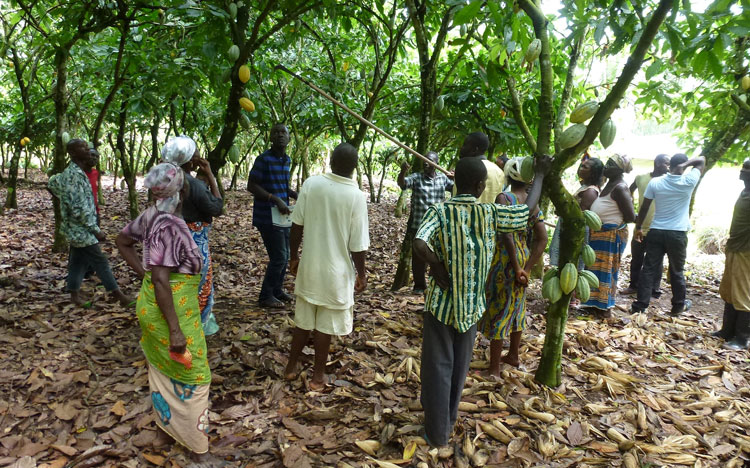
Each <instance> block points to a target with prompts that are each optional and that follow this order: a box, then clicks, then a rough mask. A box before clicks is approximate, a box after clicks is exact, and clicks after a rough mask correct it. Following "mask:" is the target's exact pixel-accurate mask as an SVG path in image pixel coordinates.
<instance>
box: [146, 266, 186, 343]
mask: <svg viewBox="0 0 750 468" xmlns="http://www.w3.org/2000/svg"><path fill="white" fill-rule="evenodd" d="M171 270H172V269H171V268H168V267H161V266H154V267H152V268H151V281H152V282H153V283H154V295H155V296H156V304H157V305H158V306H159V310H161V313H162V315H163V316H164V320H166V321H167V326H169V350H170V351H174V352H175V353H178V354H182V353H184V352H185V348H186V347H187V340H186V339H185V335H184V334H183V333H182V329H181V328H180V320H179V319H178V318H177V312H175V310H174V298H173V296H172V288H171V287H170V286H169V273H171Z"/></svg>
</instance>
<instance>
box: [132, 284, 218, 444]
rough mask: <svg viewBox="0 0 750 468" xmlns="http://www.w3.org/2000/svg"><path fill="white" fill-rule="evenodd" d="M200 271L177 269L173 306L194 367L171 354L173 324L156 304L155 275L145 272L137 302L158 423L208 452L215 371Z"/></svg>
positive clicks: (174, 436)
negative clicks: (202, 304)
mask: <svg viewBox="0 0 750 468" xmlns="http://www.w3.org/2000/svg"><path fill="white" fill-rule="evenodd" d="M199 282H200V277H199V276H198V275H185V274H178V273H172V274H171V275H170V277H169V284H170V287H171V289H172V297H173V301H174V309H175V313H176V314H177V318H178V320H179V323H180V329H181V330H182V333H183V334H184V335H185V339H186V341H187V350H188V351H189V352H190V356H191V361H192V362H190V365H189V366H188V365H186V364H184V363H182V362H177V361H175V360H173V359H172V358H171V357H170V354H169V327H168V325H167V321H166V320H165V319H164V315H163V314H162V312H161V310H160V309H159V305H158V304H157V302H156V295H155V292H154V285H153V283H152V282H151V273H150V272H148V273H146V276H145V277H144V278H143V283H142V285H141V291H140V293H139V294H138V300H137V302H136V315H137V316H138V322H139V324H140V326H141V332H142V336H141V343H140V344H141V349H142V350H143V353H144V354H145V355H146V360H147V361H148V383H149V387H150V389H151V404H152V405H153V407H154V411H155V413H156V416H157V418H156V423H157V424H158V425H159V427H160V428H162V429H163V430H164V432H166V433H167V434H169V435H170V436H171V437H172V438H174V440H176V441H177V442H179V443H180V444H182V445H184V446H185V447H187V448H188V449H190V450H191V451H193V452H195V453H205V452H207V451H208V391H209V386H210V383H211V370H210V369H209V367H208V359H207V357H206V354H207V351H206V338H205V335H204V333H203V327H202V326H201V321H200V310H199V309H198V283H199Z"/></svg>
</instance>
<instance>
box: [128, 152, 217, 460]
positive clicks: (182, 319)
mask: <svg viewBox="0 0 750 468" xmlns="http://www.w3.org/2000/svg"><path fill="white" fill-rule="evenodd" d="M144 185H145V186H146V187H148V188H149V189H151V193H152V195H153V197H154V199H155V200H156V204H155V205H154V206H151V207H150V208H148V209H147V210H146V211H144V212H143V213H142V214H141V215H140V216H138V218H136V219H135V220H134V221H132V222H131V223H130V224H128V225H127V226H125V229H123V230H122V232H121V233H120V234H119V235H118V236H117V248H118V249H119V250H120V255H122V257H123V258H124V259H125V261H126V262H127V263H128V265H130V267H131V268H133V270H135V272H136V274H137V275H138V276H139V277H140V278H143V283H142V285H141V290H140V293H139V294H138V300H137V302H136V315H137V317H138V322H139V323H140V325H141V331H142V337H141V341H140V344H141V349H143V353H144V354H145V355H146V360H147V361H148V382H149V387H150V388H151V402H152V404H153V407H154V411H156V415H157V418H156V424H157V425H158V426H159V427H160V428H161V429H162V430H164V432H166V433H167V434H169V435H170V436H171V437H172V438H174V439H175V440H176V441H177V442H179V443H180V444H182V445H184V446H185V447H187V448H188V449H190V450H191V451H192V452H193V453H194V454H202V453H206V452H208V435H207V432H208V388H209V384H210V382H211V371H210V369H209V367H208V359H207V356H206V354H207V353H206V338H205V335H204V333H203V327H202V326H201V317H200V309H199V306H198V285H199V283H200V279H201V277H200V271H201V265H202V258H201V254H200V252H199V251H198V246H197V245H195V242H194V241H193V238H192V236H191V235H190V231H189V230H188V228H187V225H186V224H185V223H184V221H183V220H182V219H181V217H180V213H181V208H182V202H181V200H182V199H184V197H185V196H186V195H187V193H188V190H189V185H188V184H187V181H186V180H185V175H184V172H183V171H182V170H181V169H180V168H179V167H177V166H175V165H173V164H169V163H162V164H159V165H157V166H154V167H153V168H152V169H151V170H150V171H149V173H148V175H146V179H145V181H144ZM139 242H140V243H143V259H142V260H140V259H139V258H138V254H137V252H136V250H135V244H137V243H139Z"/></svg>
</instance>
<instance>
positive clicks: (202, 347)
mask: <svg viewBox="0 0 750 468" xmlns="http://www.w3.org/2000/svg"><path fill="white" fill-rule="evenodd" d="M270 142H271V148H270V149H269V150H268V151H266V152H264V153H262V154H261V155H260V156H258V157H257V158H256V160H255V163H254V164H253V167H252V170H251V171H250V176H249V180H248V190H249V191H250V192H252V193H253V195H254V198H255V200H254V204H253V225H254V226H255V227H256V228H257V229H258V230H259V232H260V235H261V239H262V241H263V244H264V246H265V248H266V251H267V253H268V257H269V262H268V265H267V268H266V272H265V275H264V278H263V283H262V286H261V288H260V294H259V297H258V303H259V305H260V306H261V307H266V308H271V309H281V308H284V307H286V305H285V303H287V302H291V301H292V300H294V301H295V313H294V323H295V328H294V330H293V332H292V340H291V345H290V354H289V359H288V361H287V364H286V368H285V370H284V378H286V379H288V380H293V379H296V378H297V377H298V375H299V359H300V357H301V354H302V350H303V348H304V347H305V346H306V345H307V344H308V343H309V342H310V341H312V344H313V347H314V351H315V359H314V364H313V374H312V377H311V379H310V380H309V382H307V386H308V388H309V389H310V390H322V389H323V388H324V387H325V386H326V385H327V383H328V377H327V376H326V375H325V368H326V362H327V357H328V352H329V347H330V343H331V339H332V337H333V336H342V335H347V334H349V333H351V331H352V328H353V321H354V294H355V293H358V292H361V291H363V290H364V289H365V288H366V285H367V276H366V266H365V259H366V254H367V249H368V247H369V234H368V230H369V225H368V216H367V204H366V199H365V195H364V194H363V193H362V191H361V190H359V187H358V186H357V184H356V182H355V181H354V180H352V176H353V173H354V171H355V169H356V167H357V163H358V154H357V150H356V148H354V147H353V146H351V145H349V144H347V143H342V144H340V145H338V146H337V147H336V148H335V149H334V151H333V152H332V155H331V159H330V168H331V172H330V173H326V174H322V175H317V176H313V177H310V178H308V179H307V180H306V181H305V183H304V184H303V185H302V188H301V190H300V192H299V193H297V192H295V191H293V190H292V189H291V187H290V181H289V166H290V162H291V160H290V158H289V156H288V155H287V154H286V147H287V145H288V143H289V131H288V129H287V127H286V126H285V125H283V124H277V125H274V126H273V127H272V129H271V132H270ZM488 147H489V140H488V138H487V136H486V135H484V134H483V133H481V132H476V133H472V134H470V135H468V136H467V137H466V138H465V140H464V143H463V145H462V146H461V148H460V150H459V155H460V159H459V161H458V164H457V165H456V168H455V172H454V173H453V174H449V175H448V176H445V175H443V174H438V173H436V171H435V169H434V167H433V166H432V165H426V166H425V168H424V170H423V171H422V172H421V173H416V174H412V175H409V176H406V172H407V171H408V169H409V166H408V164H405V165H403V166H402V168H401V172H400V174H399V176H398V184H399V185H400V186H401V187H402V188H408V189H411V190H412V191H413V196H412V211H411V216H410V219H409V223H408V230H409V233H410V234H411V235H412V236H413V238H414V242H413V270H414V292H416V293H420V294H421V293H424V294H425V305H424V320H423V341H422V359H421V378H422V393H421V402H422V406H423V409H424V412H425V433H424V436H425V439H426V440H427V441H428V443H430V444H431V445H434V446H440V445H444V444H446V443H447V442H448V440H449V438H450V433H451V430H452V428H453V425H454V424H455V422H456V419H457V415H458V403H459V401H460V399H461V394H462V390H463V386H464V383H465V378H466V375H467V372H468V370H469V364H470V362H471V358H472V355H473V349H474V345H475V336H476V333H477V331H481V332H482V333H483V334H484V335H485V336H486V337H487V338H488V339H489V340H490V368H489V373H490V374H494V375H498V374H499V372H500V368H501V365H502V363H506V364H510V365H512V366H518V365H519V356H518V352H519V347H520V340H521V335H522V333H523V330H524V329H525V327H526V322H527V320H526V287H527V285H528V282H529V278H530V275H531V269H532V268H533V267H534V265H535V264H537V263H538V262H539V261H540V260H541V259H542V256H543V253H544V250H545V247H546V245H547V230H546V228H545V226H544V219H545V218H544V214H543V213H542V212H541V211H540V210H539V208H538V207H537V204H538V201H539V197H540V194H541V188H542V183H543V180H544V176H545V174H546V173H547V171H548V170H549V167H550V164H551V160H550V158H549V157H548V156H544V157H542V158H540V159H539V160H538V161H537V162H536V164H535V169H534V176H533V178H532V179H531V180H527V179H525V178H524V177H523V175H522V172H523V171H522V170H521V167H522V160H521V159H520V158H518V159H516V158H514V159H509V160H508V159H501V160H498V162H497V163H494V162H491V161H489V160H487V158H486V157H485V153H486V152H487V150H488ZM67 150H68V153H69V154H70V157H71V163H70V165H69V166H68V167H67V168H66V170H65V171H64V172H63V173H61V174H60V175H58V176H55V177H53V178H51V180H50V182H49V189H50V191H51V192H52V193H53V194H54V195H55V196H56V197H58V198H59V200H60V202H61V205H62V213H63V232H64V233H65V234H66V236H67V238H68V240H69V242H70V245H71V250H70V259H69V267H68V291H69V292H70V293H71V299H72V300H73V301H75V302H76V303H81V301H82V299H81V297H80V294H79V292H78V291H79V289H80V284H81V281H82V278H83V275H84V274H85V273H86V270H87V269H89V268H93V269H94V271H95V272H96V273H97V275H98V276H99V277H100V279H101V280H102V282H103V283H104V285H105V288H106V289H107V291H109V292H111V293H112V295H113V296H114V297H115V298H117V299H118V300H119V301H120V303H122V304H131V303H132V301H131V299H130V298H128V297H127V296H125V294H123V293H122V292H121V291H120V289H119V287H117V282H116V281H115V279H114V276H113V275H112V272H111V270H110V268H109V264H108V261H107V259H106V257H105V256H104V254H103V253H102V252H101V248H100V246H99V242H100V241H103V240H104V239H105V236H104V234H103V233H102V232H101V230H100V228H99V227H98V222H97V221H98V220H97V216H96V208H97V207H96V203H95V190H96V186H95V185H94V184H93V181H94V180H95V178H91V181H89V177H87V172H88V173H90V171H91V169H92V168H93V166H95V159H94V156H92V151H91V149H89V147H88V144H87V143H86V142H85V141H83V140H71V141H70V142H69V143H68V146H67ZM427 157H428V158H429V160H430V161H432V162H433V163H437V159H438V158H437V154H435V153H429V154H428V155H427ZM704 164H705V162H704V161H703V159H702V158H697V159H693V160H688V159H687V157H686V156H684V155H679V154H678V155H675V156H673V157H672V158H671V159H669V158H667V157H666V156H663V155H661V156H659V157H657V160H656V161H655V163H654V171H653V172H652V173H650V174H648V177H645V176H639V177H638V178H636V182H635V183H634V184H633V186H631V187H628V186H627V184H626V183H625V182H624V179H623V175H624V174H625V173H627V172H630V170H632V164H631V163H630V160H629V159H628V158H627V157H625V156H620V155H614V156H613V157H612V158H610V159H609V160H608V161H607V163H606V164H602V163H601V161H600V160H598V159H596V158H587V159H586V160H584V161H583V162H582V164H581V166H580V167H579V170H578V175H579V178H580V179H581V182H582V185H581V188H580V189H579V190H577V191H576V197H577V199H578V201H579V203H580V205H581V208H583V209H591V210H592V211H594V212H596V213H597V214H599V216H600V218H601V219H602V223H603V225H602V229H601V230H599V231H593V232H587V242H588V243H589V244H590V245H591V246H592V247H593V248H594V250H595V251H596V264H595V265H594V267H593V268H592V270H593V271H594V272H595V274H597V276H598V277H599V279H600V284H601V287H600V288H599V289H598V290H595V291H593V292H592V296H591V298H590V299H589V301H587V302H586V303H584V304H583V306H592V307H596V308H600V309H604V310H607V309H609V308H611V307H612V306H613V305H614V295H615V294H616V291H617V289H616V288H617V278H618V270H619V265H620V257H621V255H622V252H623V250H624V248H625V243H626V242H627V237H628V232H627V223H629V222H633V221H635V223H636V231H635V235H634V244H636V243H637V247H635V245H634V258H635V257H636V256H638V259H635V260H634V262H633V266H632V268H633V269H634V271H633V273H632V274H631V288H630V289H631V291H626V292H634V291H637V293H638V296H637V300H636V301H635V302H634V303H633V311H634V312H641V311H643V310H645V308H646V307H647V306H648V304H649V300H650V298H651V297H652V295H656V294H659V293H660V289H659V286H658V285H659V281H658V280H657V277H658V278H659V279H660V277H661V265H662V262H663V256H664V255H665V254H666V255H667V256H668V257H669V261H670V270H669V271H670V276H671V279H672V288H673V300H672V304H673V307H672V313H673V314H678V313H680V312H682V311H683V310H685V309H687V308H689V306H690V304H689V301H687V300H686V299H685V292H684V289H685V283H684V278H683V276H682V269H683V266H684V262H685V246H686V243H687V240H686V239H687V237H686V236H687V230H688V229H689V220H688V206H689V198H690V196H691V194H692V191H693V189H694V188H695V186H696V184H697V182H698V179H699V178H700V174H701V171H702V169H703V166H704ZM196 169H200V171H201V172H202V176H203V177H204V180H200V179H198V178H196V177H194V176H193V175H192V174H191V172H192V171H194V170H196ZM667 169H668V170H669V173H668V174H665V172H666V170H667ZM741 174H742V175H741V179H742V180H743V181H745V184H746V190H745V191H744V192H743V195H742V196H741V197H740V201H738V204H737V207H736V209H735V218H734V220H733V224H732V230H731V234H730V243H729V245H728V247H727V249H728V252H731V254H730V253H728V254H727V271H729V272H731V274H730V276H731V277H732V278H734V279H733V280H731V281H727V282H726V283H725V282H722V288H721V291H722V297H723V298H724V299H725V300H726V301H727V307H726V310H725V316H724V327H723V328H722V330H721V331H720V332H717V336H721V337H723V338H725V339H728V340H729V339H731V340H732V342H737V341H738V340H739V341H740V342H741V341H742V340H743V339H744V343H745V344H744V346H747V339H748V335H750V330H749V329H748V327H750V323H748V322H749V321H748V318H750V287H749V286H748V284H747V280H746V278H747V277H748V274H747V273H748V270H750V260H748V258H746V257H747V252H748V251H749V250H750V247H748V246H749V245H750V240H748V238H750V235H749V234H748V232H750V217H748V216H746V214H747V213H748V209H747V208H748V206H750V205H748V204H749V203H750V201H749V200H750V175H748V174H750V161H748V162H746V163H745V166H743V170H742V172H741ZM603 177H606V178H607V181H608V182H607V184H606V185H604V187H603V188H601V189H600V187H601V186H602V184H603ZM144 185H145V187H147V188H148V189H149V191H150V194H151V196H152V198H153V200H154V204H153V205H152V206H150V207H149V208H148V209H146V210H145V211H144V212H143V213H142V214H141V215H140V216H138V217H137V218H136V219H135V220H133V221H132V222H130V223H128V225H127V226H125V227H124V229H123V230H122V231H121V232H120V233H119V235H118V236H117V240H116V244H117V247H118V249H119V251H120V254H121V255H122V257H123V258H124V259H125V261H126V262H127V263H128V265H129V266H130V267H131V268H132V269H133V271H134V272H135V274H136V275H137V276H138V277H139V278H140V279H141V288H140V292H139V294H138V298H137V300H136V302H135V308H136V315H137V317H138V320H139V323H140V326H141V330H142V338H141V341H140V345H141V348H142V350H143V352H144V354H145V355H146V358H147V362H148V376H149V386H150V389H151V400H152V405H153V408H154V411H155V413H156V415H157V419H156V423H157V425H158V426H159V427H160V428H161V429H162V430H164V431H165V432H166V433H167V434H169V435H170V436H172V437H173V438H174V439H175V440H176V441H178V442H179V443H181V444H183V445H184V446H186V447H187V448H188V449H190V450H191V451H192V452H193V453H194V454H196V455H200V454H204V453H207V452H208V436H207V433H208V424H209V421H208V405H209V398H208V395H209V385H210V381H211V372H210V368H209V364H208V349H207V345H206V336H207V335H211V334H213V333H216V331H217V330H218V324H217V323H216V319H215V317H214V316H213V313H212V306H213V283H212V266H211V257H210V250H209V248H208V236H209V232H210V229H211V224H212V221H213V218H214V217H216V216H219V215H221V213H222V210H223V199H222V197H221V194H220V193H219V189H218V184H217V183H216V180H215V178H214V176H213V174H212V172H211V168H210V165H209V163H208V162H207V161H206V160H204V159H201V158H200V154H199V152H198V150H197V146H196V144H195V142H194V141H193V140H192V139H190V138H188V137H176V138H172V139H170V140H169V141H168V142H167V143H166V144H165V146H164V148H163V150H162V162H161V163H160V164H158V165H156V166H154V167H153V168H152V169H151V170H150V171H149V172H148V174H147V175H146V176H145V179H144ZM506 186H507V187H508V189H507V190H505V191H503V189H504V188H505V187H506ZM634 189H638V190H639V194H640V195H641V197H642V201H641V203H640V206H641V207H640V211H639V213H638V215H637V216H636V214H635V210H634V207H633V201H632V197H631V194H632V192H633V191H634ZM451 191H452V192H453V196H452V197H451V198H450V199H448V200H445V194H446V192H451ZM290 199H296V200H297V202H296V204H295V205H293V206H290ZM562 229H564V226H562V225H561V224H558V229H557V230H556V231H558V232H556V234H555V237H556V238H559V236H560V232H561V230H562ZM646 233H647V235H646ZM303 239H304V244H303V242H302V241H303ZM555 242H556V241H555V240H554V238H553V245H552V248H551V257H552V259H553V262H554V261H555V258H556V255H557V254H556V252H555V248H556V247H555ZM139 243H140V244H142V245H143V249H142V254H141V256H139V255H138V253H137V251H136V248H135V247H136V245H137V244H139ZM300 246H302V254H301V255H300V252H299V251H300ZM641 259H642V260H641ZM641 265H642V266H641ZM427 266H429V267H430V281H429V283H428V282H427V281H426V279H425V274H426V267H427ZM287 268H288V269H289V271H290V273H291V274H292V275H293V276H295V277H296V278H295V289H294V295H292V294H289V293H288V292H287V291H285V290H284V279H285V275H286V272H287ZM635 270H637V271H635ZM737 272H741V273H742V274H743V275H744V276H743V277H742V279H741V280H737V279H736V277H737V274H738V273H737ZM726 276H727V275H726V274H725V280H726ZM506 339H509V340H510V346H509V350H508V352H507V354H505V355H504V356H503V355H502V352H503V342H504V340H506Z"/></svg>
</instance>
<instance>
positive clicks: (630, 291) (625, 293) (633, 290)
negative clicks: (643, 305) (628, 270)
mask: <svg viewBox="0 0 750 468" xmlns="http://www.w3.org/2000/svg"><path fill="white" fill-rule="evenodd" d="M635 294H638V288H635V287H633V286H630V287H629V288H627V289H623V290H622V291H620V295H622V296H633V295H635Z"/></svg>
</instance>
